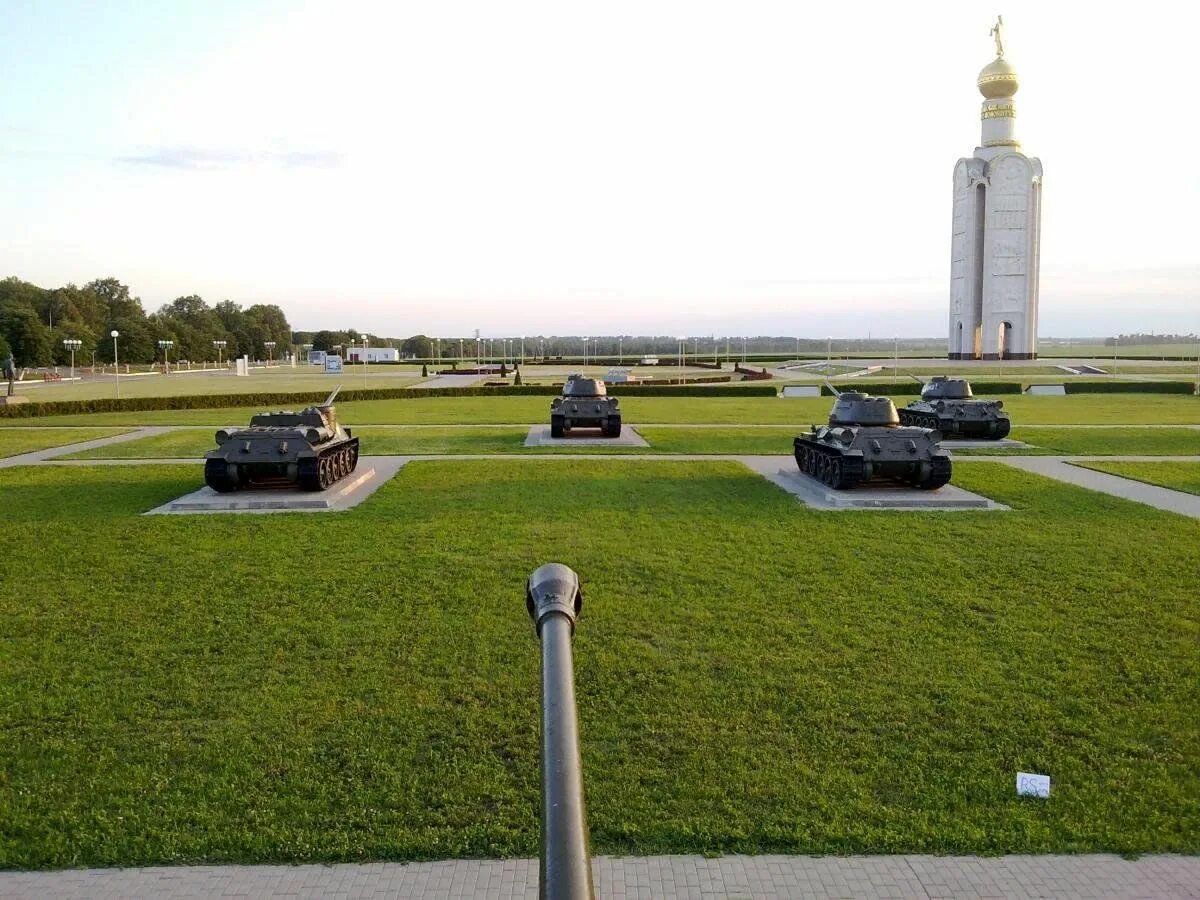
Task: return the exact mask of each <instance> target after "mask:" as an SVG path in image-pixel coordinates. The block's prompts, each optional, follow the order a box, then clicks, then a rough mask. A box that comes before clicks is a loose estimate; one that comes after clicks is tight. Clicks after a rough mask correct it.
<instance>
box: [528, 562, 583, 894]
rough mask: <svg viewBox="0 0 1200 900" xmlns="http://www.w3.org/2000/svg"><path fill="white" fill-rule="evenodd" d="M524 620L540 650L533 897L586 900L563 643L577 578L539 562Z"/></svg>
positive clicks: (574, 727)
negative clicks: (537, 869)
mask: <svg viewBox="0 0 1200 900" xmlns="http://www.w3.org/2000/svg"><path fill="white" fill-rule="evenodd" d="M526 602H527V605H528V608H529V614H530V616H532V618H533V621H534V625H535V626H536V628H537V632H538V637H539V638H540V639H541V644H542V853H541V878H540V882H539V890H540V896H541V897H543V898H553V900H559V898H563V900H592V898H593V897H594V896H595V891H594V889H593V887H592V866H591V859H590V855H589V852H588V829H587V816H586V813H585V809H584V802H583V766H582V763H581V760H580V752H579V721H578V717H577V714H576V709H575V669H574V664H573V661H572V656H571V639H572V637H573V635H574V633H575V621H576V619H577V618H578V616H579V611H580V609H581V608H582V606H583V596H582V593H581V592H580V590H579V577H578V576H577V575H576V574H575V573H574V572H573V571H572V570H571V569H569V568H568V567H567V566H564V565H561V564H560V563H547V564H546V565H544V566H542V567H541V568H539V569H538V570H537V571H536V572H534V573H533V574H532V575H530V576H529V582H528V586H527V591H526Z"/></svg>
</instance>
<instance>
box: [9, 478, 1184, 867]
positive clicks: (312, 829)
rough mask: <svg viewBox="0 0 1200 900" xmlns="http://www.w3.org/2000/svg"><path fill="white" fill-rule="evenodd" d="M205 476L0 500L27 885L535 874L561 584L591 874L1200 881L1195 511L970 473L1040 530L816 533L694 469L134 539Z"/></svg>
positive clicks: (806, 521)
mask: <svg viewBox="0 0 1200 900" xmlns="http://www.w3.org/2000/svg"><path fill="white" fill-rule="evenodd" d="M198 480H199V479H198V475H197V473H195V472H191V471H187V470H183V469H181V468H180V467H178V466H139V467H136V468H135V467H128V468H126V467H115V468H114V467H97V468H78V467H72V468H64V467H36V468H28V467H26V468H18V469H7V470H0V492H2V493H3V496H4V498H5V504H4V505H5V515H6V519H7V521H8V522H9V523H10V525H11V524H12V523H16V524H17V527H19V528H20V529H21V531H22V533H23V534H24V535H25V537H26V540H24V541H21V542H19V543H13V544H11V545H10V547H9V549H8V550H7V551H6V552H5V553H4V554H0V581H2V583H3V584H4V585H5V586H6V590H5V591H3V592H0V615H2V616H3V620H4V622H5V629H4V635H3V638H2V640H3V651H4V652H3V653H0V692H2V693H0V728H3V734H4V740H3V741H0V810H3V811H4V812H3V828H2V829H0V866H3V867H50V866H54V867H61V866H89V865H99V866H114V865H133V864H150V863H172V862H218V861H233V860H237V861H244V862H264V861H269V860H276V861H301V860H330V861H332V860H372V859H415V858H446V857H474V856H485V857H486V856H498V855H508V854H516V855H522V856H532V855H535V854H536V853H537V847H538V820H537V810H538V793H539V767H538V650H537V644H536V641H535V639H534V636H533V632H532V627H531V625H530V623H529V621H528V616H527V614H526V612H525V603H524V596H523V578H524V576H525V575H526V574H527V573H528V572H529V571H531V570H532V569H533V568H534V567H535V566H537V565H538V564H540V563H542V562H544V561H547V560H550V559H559V560H562V561H565V562H568V563H570V564H572V565H573V566H574V567H575V568H576V569H577V570H578V571H579V572H580V573H581V575H582V577H583V579H584V584H585V594H586V601H587V602H586V604H585V609H584V615H583V618H582V620H581V622H580V626H579V630H578V635H577V638H576V660H577V675H578V693H579V706H580V715H581V729H582V737H583V757H584V765H585V768H586V785H587V795H588V796H587V799H588V812H589V821H590V825H591V835H592V845H593V850H594V851H595V852H596V853H607V854H614V853H615V854H645V853H695V852H701V853H727V852H788V853H869V852H882V853H896V852H936V853H975V852H988V853H990V852H1051V851H1059V852H1083V851H1114V852H1121V853H1138V852H1155V851H1161V852H1184V853H1195V852H1197V851H1200V729H1198V728H1197V720H1196V709H1197V708H1198V705H1200V654H1198V653H1197V652H1196V647H1197V646H1198V644H1200V599H1198V597H1197V594H1196V591H1195V584H1194V575H1195V572H1196V570H1197V567H1198V566H1200V523H1197V522H1195V521H1192V520H1190V519H1187V518H1184V517H1182V516H1175V515H1171V514H1168V513H1163V512H1159V511H1157V510H1154V509H1151V508H1149V507H1145V506H1141V505H1138V504H1134V503H1128V502H1125V501H1122V500H1119V499H1116V498H1111V497H1108V496H1105V495H1102V494H1098V493H1092V492H1089V491H1085V490H1082V489H1079V488H1076V487H1072V486H1069V485H1065V484H1061V483H1059V482H1054V481H1050V480H1047V479H1042V478H1039V477H1037V476H1034V475H1030V474H1027V473H1022V472H1017V471H1014V470H1010V469H1008V468H1007V467H1004V466H1002V465H999V464H987V463H974V464H972V465H971V466H970V467H966V466H964V467H962V469H961V470H960V471H958V472H956V477H955V481H956V483H959V484H961V485H962V486H963V487H966V488H968V489H971V490H975V491H979V492H981V493H983V494H985V495H987V496H990V497H992V498H994V499H996V500H999V501H1002V502H1004V503H1006V504H1008V505H1009V506H1011V507H1012V511H1011V512H1004V513H984V512H960V513H953V514H949V513H928V514H922V513H916V514H913V513H886V512H884V513H821V512H816V511H812V510H809V509H807V508H805V507H804V506H802V505H801V504H799V503H797V502H796V501H795V499H794V498H792V497H790V496H789V495H787V494H785V493H783V492H782V491H780V490H779V489H777V488H776V487H774V486H773V485H771V484H769V483H768V482H766V481H765V480H763V479H761V478H759V477H757V476H755V475H753V474H751V473H749V472H748V471H747V470H745V469H743V468H741V467H740V466H738V465H736V464H734V463H725V462H700V463H676V462H667V461H646V462H632V461H625V462H617V461H599V462H586V461H578V462H576V461H561V462H558V463H554V464H549V463H544V462H530V461H506V462H495V461H459V462H419V463H414V464H412V465H410V466H408V467H406V468H405V469H404V470H402V471H401V473H400V474H399V475H398V476H397V477H396V478H395V479H394V480H393V481H392V482H390V483H389V484H387V485H385V486H384V487H383V488H382V489H381V490H380V491H379V493H377V494H376V495H374V496H373V497H371V498H370V499H368V500H367V501H366V502H365V503H364V504H363V505H362V506H360V507H359V508H357V509H356V510H354V511H351V512H348V513H339V514H330V515H277V516H196V517H173V516H163V517H154V518H147V517H141V516H139V515H137V513H139V512H141V511H143V510H146V509H149V508H151V507H154V506H156V505H158V504H161V503H163V502H165V501H167V500H169V499H171V498H173V497H176V496H179V495H180V494H182V493H184V492H185V491H188V490H191V489H193V488H194V487H195V486H196V485H197V484H198ZM47 510H53V511H54V515H53V517H52V518H51V517H49V516H48V515H47ZM1131 533H1134V534H1137V535H1138V540H1136V541H1131V540H1130V539H1129V538H1130V534H1131ZM581 534H582V535H586V539H585V540H583V539H579V536H580V535H581ZM1098 585H1103V590H1099V589H1098V588H1097V586H1098ZM1017 770H1025V771H1035V772H1045V773H1048V774H1050V775H1051V777H1052V778H1053V779H1054V793H1053V795H1052V799H1051V800H1050V801H1049V802H1038V801H1029V800H1020V799H1018V798H1017V797H1015V796H1014V778H1015V773H1016V771H1017Z"/></svg>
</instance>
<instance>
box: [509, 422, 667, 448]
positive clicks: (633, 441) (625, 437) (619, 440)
mask: <svg viewBox="0 0 1200 900" xmlns="http://www.w3.org/2000/svg"><path fill="white" fill-rule="evenodd" d="M525 446H526V447H564V448H570V447H649V446H650V445H649V444H648V443H646V439H645V438H644V437H642V436H641V435H640V434H638V433H637V432H636V431H635V430H634V429H633V427H632V426H631V425H623V426H622V427H621V436H620V437H615V438H612V437H601V436H600V431H599V429H596V428H585V429H583V430H581V431H578V432H575V431H573V432H571V433H570V434H568V435H567V436H566V437H560V438H556V437H551V436H550V426H549V425H532V426H530V428H529V435H528V437H526V438H525Z"/></svg>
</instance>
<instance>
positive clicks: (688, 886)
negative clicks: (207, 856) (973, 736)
mask: <svg viewBox="0 0 1200 900" xmlns="http://www.w3.org/2000/svg"><path fill="white" fill-rule="evenodd" d="M592 878H593V880H594V882H595V887H596V894H597V896H598V897H600V898H604V900H609V898H613V900H633V898H639V900H640V898H646V900H650V898H653V900H683V898H688V900H691V898H696V900H710V898H718V897H739V898H743V897H744V898H810V897H811V898H827V897H898V898H910V897H911V898H920V900H927V898H941V897H955V898H957V897H969V898H980V897H1002V898H1027V897H1054V898H1098V900H1109V898H1114V900H1115V898H1195V897H1200V858H1198V857H1191V856H1143V857H1140V858H1138V859H1136V860H1128V859H1123V858H1122V857H1119V856H1111V855H1103V854H1092V855H1081V856H1064V855H1055V856H995V857H978V856H849V857H847V856H823V857H815V856H722V857H716V858H711V859H710V858H707V857H703V856H650V857H597V858H595V859H593V860H592ZM537 896H538V861H537V860H536V859H507V860H490V859H463V860H449V861H446V862H425V863H345V864H339V865H333V866H321V865H300V866H278V865H265V866H156V867H152V868H144V869H71V870H66V871H58V872H3V873H0V897H5V898H14V900H15V898H20V900H25V898H29V900H33V898H39V900H40V898H80V900H83V898H88V900H93V898H94V900H110V898H111V900H117V898H130V897H135V898H136V897H147V898H150V897H153V898H164V900H174V898H184V897H188V898H191V897H221V898H224V897H230V898H233V897H237V898H257V897H288V898H318V897H321V898H324V897H334V898H347V900H349V898H368V897H370V898H383V897H403V898H431V900H466V898H471V900H474V898H480V900H484V898H487V900H516V898H522V900H523V898H535V897H537Z"/></svg>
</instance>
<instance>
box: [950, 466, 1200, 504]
mask: <svg viewBox="0 0 1200 900" xmlns="http://www.w3.org/2000/svg"><path fill="white" fill-rule="evenodd" d="M975 458H976V459H980V458H987V457H975ZM990 458H991V459H993V460H994V459H999V460H1000V461H1001V462H1003V463H1005V464H1006V465H1010V466H1012V467H1013V468H1016V469H1022V470H1024V471H1026V472H1034V473H1036V474H1038V475H1045V476H1047V477H1049V478H1054V479H1057V480H1058V481H1065V482H1067V483H1068V484H1074V485H1078V486H1079V487H1083V488H1087V489H1088V490H1092V491H1099V492H1100V493H1102V494H1109V495H1111V496H1113V497H1121V498H1123V499H1125V500H1132V501H1134V502H1135V503H1144V504H1146V505H1147V506H1153V507H1155V508H1156V509H1162V510H1166V511H1168V512H1174V513H1179V514H1180V515H1184V516H1191V517H1192V518H1193V519H1200V495H1198V494H1188V493H1186V492H1184V491H1172V490H1169V489H1167V488H1164V487H1158V486H1157V485H1153V484H1146V483H1145V482H1142V481H1133V480H1132V479H1130V478H1121V477H1119V476H1117V475H1109V474H1108V473H1107V472H1097V471H1095V470H1094V469H1085V468H1083V467H1082V466H1073V465H1071V462H1072V461H1074V462H1100V461H1104V462H1110V461H1111V462H1127V461H1128V462H1200V456H1170V457H1163V456H1139V457H1133V456H1104V457H1094V456H1093V457H1088V456H1006V457H995V456H993V457H990ZM955 461H956V462H957V460H955Z"/></svg>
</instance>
